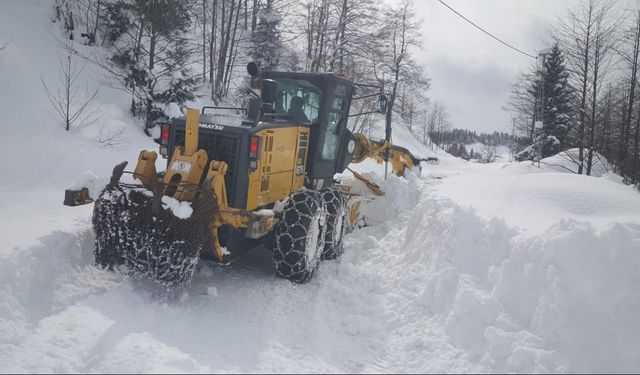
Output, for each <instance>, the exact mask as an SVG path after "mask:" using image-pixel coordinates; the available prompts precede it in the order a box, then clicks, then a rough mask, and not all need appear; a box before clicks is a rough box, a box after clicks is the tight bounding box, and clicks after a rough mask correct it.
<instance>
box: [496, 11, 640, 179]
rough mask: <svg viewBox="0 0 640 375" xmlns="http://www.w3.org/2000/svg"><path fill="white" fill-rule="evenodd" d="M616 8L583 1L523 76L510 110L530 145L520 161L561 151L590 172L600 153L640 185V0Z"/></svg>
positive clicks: (563, 20)
mask: <svg viewBox="0 0 640 375" xmlns="http://www.w3.org/2000/svg"><path fill="white" fill-rule="evenodd" d="M616 5H617V4H616V2H615V1H614V0H583V1H581V2H580V3H579V4H578V5H577V6H576V7H575V8H571V9H569V10H568V11H567V12H566V14H564V15H562V16H561V18H560V20H559V22H558V23H557V24H556V25H555V26H554V28H553V30H552V35H553V36H552V40H551V41H550V42H549V48H547V49H545V50H543V51H542V52H541V53H540V56H539V59H538V62H537V63H536V64H534V65H532V66H531V67H530V68H529V70H527V71H526V72H523V73H521V74H520V76H519V77H518V80H517V82H516V83H515V84H514V85H513V88H512V94H511V98H510V100H509V103H508V108H509V109H510V110H511V111H512V113H513V117H514V130H515V133H516V135H518V136H520V137H522V138H524V139H526V140H527V143H528V147H527V148H525V149H524V150H522V151H521V152H520V153H519V154H517V160H540V159H541V158H544V157H547V156H551V155H554V154H558V153H561V155H563V157H565V158H567V159H569V160H570V161H571V162H573V163H574V164H575V165H576V167H577V168H576V169H577V172H578V173H579V174H586V175H590V174H591V172H592V167H593V165H594V164H595V163H596V162H597V161H598V159H599V157H600V156H599V155H602V156H604V157H605V158H606V159H607V160H608V161H609V162H610V163H611V164H612V166H613V168H614V170H615V172H617V173H619V174H621V175H622V176H624V178H625V182H626V183H629V184H635V185H636V186H638V187H640V100H639V99H640V98H638V69H639V67H640V2H636V3H635V8H633V9H620V8H619V7H617V6H616ZM570 149H576V152H567V151H568V150H570Z"/></svg>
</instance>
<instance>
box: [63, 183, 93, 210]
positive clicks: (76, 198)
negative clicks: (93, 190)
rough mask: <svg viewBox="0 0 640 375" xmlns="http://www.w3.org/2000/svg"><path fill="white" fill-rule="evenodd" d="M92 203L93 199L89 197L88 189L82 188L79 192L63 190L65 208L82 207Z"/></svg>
mask: <svg viewBox="0 0 640 375" xmlns="http://www.w3.org/2000/svg"><path fill="white" fill-rule="evenodd" d="M92 202H93V198H91V197H90V196H89V189H87V188H86V187H85V188H82V189H80V190H65V191H64V202H63V203H62V204H64V205H65V206H70V207H75V206H82V205H84V204H89V203H92Z"/></svg>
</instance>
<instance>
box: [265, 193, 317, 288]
mask: <svg viewBox="0 0 640 375" xmlns="http://www.w3.org/2000/svg"><path fill="white" fill-rule="evenodd" d="M325 222H326V213H325V207H324V202H323V199H322V195H321V194H320V193H319V192H317V191H313V190H302V191H298V192H295V193H293V194H292V195H291V196H290V197H289V200H288V201H287V204H286V205H285V208H284V210H283V211H282V218H281V220H280V221H279V222H278V224H277V226H276V229H275V247H274V249H273V262H274V264H275V268H276V273H277V274H278V276H281V277H284V278H286V279H288V280H290V281H293V282H295V283H304V282H307V281H309V280H310V279H311V276H313V273H314V272H315V271H316V269H317V268H318V264H319V263H320V259H321V255H322V251H323V249H324V238H325Z"/></svg>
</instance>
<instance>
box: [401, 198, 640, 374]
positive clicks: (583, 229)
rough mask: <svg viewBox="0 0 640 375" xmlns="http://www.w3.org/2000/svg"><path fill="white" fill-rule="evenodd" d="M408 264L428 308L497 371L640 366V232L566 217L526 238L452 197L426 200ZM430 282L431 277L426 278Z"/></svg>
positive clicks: (411, 232)
mask: <svg viewBox="0 0 640 375" xmlns="http://www.w3.org/2000/svg"><path fill="white" fill-rule="evenodd" d="M403 247H404V248H405V249H406V253H405V254H403V255H401V256H399V257H398V259H397V260H396V261H397V262H399V263H403V264H406V265H407V267H409V270H410V272H407V277H413V278H414V279H416V280H415V281H416V282H418V281H419V279H420V276H419V274H421V273H424V274H428V275H430V276H429V277H428V280H427V282H426V283H421V284H420V285H417V286H416V288H419V289H422V291H421V293H420V295H421V304H422V307H423V308H424V309H425V312H431V313H433V314H434V315H433V316H432V317H431V319H438V320H440V321H441V322H442V323H443V324H444V330H445V332H446V333H447V335H448V336H449V338H450V339H451V341H452V342H453V344H454V345H456V346H458V347H460V348H463V349H464V350H465V351H466V352H467V353H468V355H470V356H471V357H472V358H474V359H475V360H477V361H478V363H479V364H480V365H481V366H483V367H484V368H485V369H486V370H489V371H499V372H503V371H509V372H512V371H516V372H531V371H537V372H539V371H541V372H565V371H570V372H606V371H612V372H627V371H631V372H633V371H637V369H638V368H639V366H640V356H638V353H640V341H638V340H637V337H638V335H639V334H640V295H638V293H636V291H637V289H638V287H640V279H638V278H637V274H638V271H639V270H640V226H639V225H621V224H614V225H612V226H610V227H609V228H608V229H606V230H603V231H598V230H596V229H595V228H594V227H593V226H591V225H590V224H589V223H586V222H582V221H576V220H564V221H561V222H559V223H558V224H556V225H554V226H553V227H552V228H551V229H550V230H549V231H548V232H547V235H546V236H545V237H533V238H530V237H522V236H521V235H520V234H519V233H518V232H517V231H516V230H514V229H513V228H510V227H508V226H507V225H506V224H505V223H504V222H503V221H500V220H495V219H494V220H489V221H487V220H483V219H481V218H479V217H478V216H477V215H476V214H475V212H473V210H471V209H464V208H461V207H459V206H457V205H455V204H452V203H451V202H449V201H435V200H431V199H423V201H422V202H421V203H420V205H418V207H417V208H416V210H415V216H414V217H413V218H412V220H410V226H409V228H408V229H407V236H406V242H405V244H404V246H403ZM420 281H422V280H420Z"/></svg>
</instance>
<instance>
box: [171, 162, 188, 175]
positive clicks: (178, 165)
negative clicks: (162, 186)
mask: <svg viewBox="0 0 640 375" xmlns="http://www.w3.org/2000/svg"><path fill="white" fill-rule="evenodd" d="M190 170H191V162H190V161H184V160H176V161H174V162H173V164H171V171H172V172H177V173H188V172H189V171H190Z"/></svg>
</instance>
